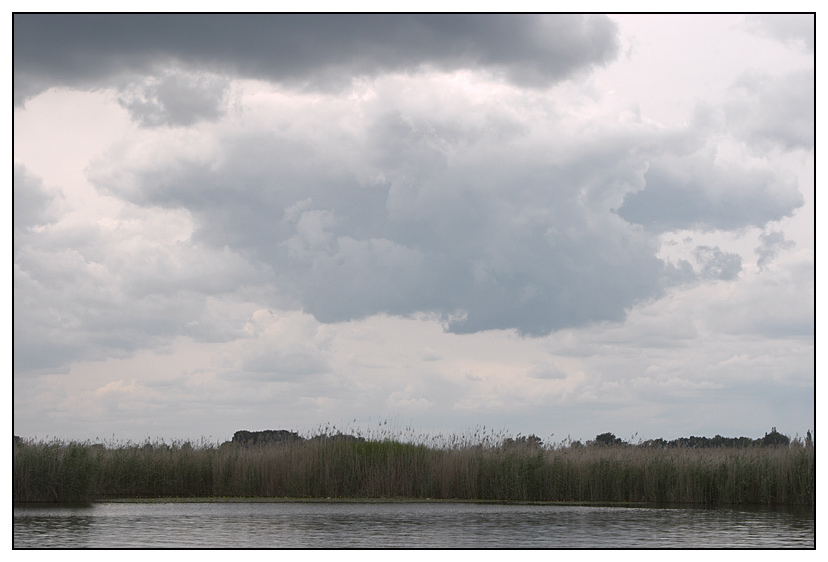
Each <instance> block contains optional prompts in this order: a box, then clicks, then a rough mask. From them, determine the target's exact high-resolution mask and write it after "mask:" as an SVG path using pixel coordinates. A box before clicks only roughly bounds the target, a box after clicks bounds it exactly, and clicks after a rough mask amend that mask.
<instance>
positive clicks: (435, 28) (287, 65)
mask: <svg viewBox="0 0 828 562" xmlns="http://www.w3.org/2000/svg"><path fill="white" fill-rule="evenodd" d="M617 34H618V30H617V27H616V25H615V23H613V22H612V20H610V19H609V18H608V17H606V16H600V15H576V14H559V15H550V16H535V15H498V16H492V15H472V14H455V15H429V14H408V15H391V14H384V15H377V14H374V15H367V14H362V15H349V16H342V15H324V14H292V15H291V14H281V15H276V14H269V15H263V14H256V15H252V14H236V15H227V14H224V15H214V14H195V15H193V14H164V15H153V14H130V15H119V14H109V15H89V14H85V15H81V14H74V15H67V14H64V15H55V14H51V15H46V14H15V15H14V72H15V81H14V82H15V100H16V103H22V102H23V101H24V100H25V99H26V98H28V97H31V96H32V95H34V94H36V93H37V92H39V91H42V90H43V89H46V88H48V87H50V86H60V85H64V86H70V87H78V88H85V87H90V86H93V87H94V86H100V85H101V84H102V83H106V82H112V81H122V80H126V79H128V78H129V77H130V76H136V75H138V76H141V75H145V74H152V73H153V72H155V71H157V70H158V69H159V67H162V66H165V65H170V64H178V65H186V66H189V67H194V68H195V67H197V68H209V69H210V70H211V71H214V72H222V73H235V74H236V75H237V76H241V77H248V78H260V79H265V80H272V81H278V82H288V83H292V84H296V85H308V86H311V87H314V88H325V89H329V88H341V87H343V86H345V87H347V86H349V85H350V83H351V80H352V78H353V77H355V76H373V75H376V74H377V73H380V72H399V71H416V70H418V69H419V68H422V67H432V68H438V69H442V70H453V69H457V68H469V67H471V68H480V69H488V70H489V71H491V72H493V73H495V74H497V75H501V76H503V77H505V78H506V79H508V80H511V81H514V82H516V83H520V84H524V85H533V86H545V85H549V84H551V83H554V82H556V81H558V80H561V79H564V78H567V77H569V76H571V75H572V74H573V73H575V72H578V71H580V70H584V69H588V68H589V67H590V66H593V65H596V64H604V63H606V62H608V61H610V60H612V59H613V58H614V57H615V56H616V53H617V51H618V43H619V41H618V37H617ZM165 95H166V94H165Z"/></svg>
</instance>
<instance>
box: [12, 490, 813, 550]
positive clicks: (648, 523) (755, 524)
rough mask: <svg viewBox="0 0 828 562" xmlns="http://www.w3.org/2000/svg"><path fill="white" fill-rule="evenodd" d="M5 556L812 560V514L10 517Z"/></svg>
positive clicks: (346, 510)
mask: <svg viewBox="0 0 828 562" xmlns="http://www.w3.org/2000/svg"><path fill="white" fill-rule="evenodd" d="M13 527H14V530H13V547H14V548H167V547H169V548H389V547H402V548H814V545H815V532H816V531H815V510H814V508H809V509H748V508H717V509H710V508H687V507H681V508H663V507H659V508H652V507H598V506H573V505H504V504H483V503H449V502H422V503H419V502H352V501H342V502H337V501H334V502H315V501H314V502H296V503H293V502H262V501H257V502H204V503H195V502H170V503H165V502H136V503H96V504H91V505H82V506H74V505H56V506H44V505H15V506H14V524H13Z"/></svg>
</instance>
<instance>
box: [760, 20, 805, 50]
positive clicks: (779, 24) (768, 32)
mask: <svg viewBox="0 0 828 562" xmlns="http://www.w3.org/2000/svg"><path fill="white" fill-rule="evenodd" d="M746 22H747V29H748V30H749V31H752V32H753V33H756V34H757V35H762V36H765V37H770V38H772V39H775V40H777V41H781V42H783V43H787V44H790V45H795V46H797V47H799V48H801V49H804V50H807V51H810V52H813V51H814V41H815V39H816V15H815V14H751V15H748V16H746Z"/></svg>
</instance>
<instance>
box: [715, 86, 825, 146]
mask: <svg viewBox="0 0 828 562" xmlns="http://www.w3.org/2000/svg"><path fill="white" fill-rule="evenodd" d="M815 78H816V75H815V72H814V71H813V70H804V71H799V72H794V73H790V74H787V75H785V76H782V77H771V76H767V75H764V74H757V73H753V74H746V75H744V76H742V77H740V78H739V79H738V80H737V81H736V82H735V83H734V85H733V86H732V87H731V88H730V91H729V94H730V96H729V97H730V99H729V101H728V102H727V103H726V104H725V115H726V118H727V125H728V129H729V130H730V131H731V132H733V133H735V134H736V135H738V136H739V137H741V138H744V139H745V140H746V141H747V142H748V143H750V144H751V145H752V146H754V147H756V148H759V149H762V150H767V149H768V148H771V147H773V146H781V147H783V148H786V149H796V148H803V149H805V150H813V148H814V130H815V123H816V121H815V113H814V112H815V104H814V92H815V83H814V81H815Z"/></svg>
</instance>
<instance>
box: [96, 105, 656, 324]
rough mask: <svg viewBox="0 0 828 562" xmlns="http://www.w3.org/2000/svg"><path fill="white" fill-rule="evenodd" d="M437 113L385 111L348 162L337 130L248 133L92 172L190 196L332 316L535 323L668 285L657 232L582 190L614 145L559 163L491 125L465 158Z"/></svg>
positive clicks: (216, 238) (216, 229)
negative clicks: (587, 163) (201, 159)
mask: <svg viewBox="0 0 828 562" xmlns="http://www.w3.org/2000/svg"><path fill="white" fill-rule="evenodd" d="M420 125H423V124H422V123H421V124H420ZM434 125H435V126H434V127H431V128H430V129H428V130H430V131H431V133H429V134H424V133H423V131H425V130H426V129H427V127H425V126H417V127H411V126H409V125H405V124H404V123H403V122H401V121H400V119H399V116H397V115H387V114H380V115H378V116H376V118H375V123H374V125H373V126H369V127H367V130H368V131H369V132H370V134H369V135H368V138H367V140H365V141H359V142H360V143H362V144H358V145H357V148H356V150H355V152H357V153H359V154H361V155H362V157H363V159H364V160H365V162H363V163H360V162H356V163H352V164H350V165H346V164H345V163H344V162H343V161H341V160H340V159H339V154H340V152H341V150H342V149H340V148H338V146H340V145H341V144H342V143H343V142H344V143H345V144H348V142H349V141H343V139H342V138H341V136H340V135H339V134H338V133H337V134H336V135H333V134H332V135H330V138H331V139H333V138H336V141H329V142H332V143H335V145H331V146H326V145H324V144H323V145H318V146H314V145H313V143H310V142H306V141H303V140H302V139H297V138H287V137H286V136H284V135H278V134H270V135H266V136H265V135H261V134H258V133H253V134H250V135H248V136H243V135H240V136H237V137H234V138H233V139H231V140H229V141H227V142H226V143H225V145H224V146H223V148H222V150H221V157H220V158H216V159H215V162H219V163H220V164H216V163H215V162H213V161H211V163H209V164H200V163H198V162H191V163H189V164H187V165H182V166H179V167H177V168H176V169H169V168H167V167H164V166H161V167H160V168H159V169H153V167H152V166H150V167H148V168H147V169H145V170H134V171H133V174H134V177H133V178H131V179H129V180H128V181H114V180H113V179H112V178H110V177H108V176H107V174H105V173H102V172H101V171H100V170H99V171H98V172H96V171H95V170H92V174H91V177H92V178H93V179H94V181H95V182H96V184H97V185H98V187H99V188H101V189H104V190H108V191H110V192H112V193H114V194H116V195H119V196H121V197H127V198H129V199H130V200H132V201H133V202H136V203H140V204H142V205H148V206H154V205H162V206H166V207H173V208H175V207H185V208H187V209H189V211H190V212H191V213H192V216H193V219H194V220H195V221H196V225H197V230H196V232H195V233H194V235H193V239H194V240H197V241H201V242H204V243H208V244H211V245H216V246H219V247H223V246H224V245H229V246H230V247H231V248H232V249H233V250H234V251H236V252H239V253H241V254H244V255H248V256H250V258H251V259H255V260H257V261H260V262H261V263H263V264H267V266H269V267H270V268H272V270H273V272H274V275H275V284H276V286H278V287H279V290H280V291H284V292H286V293H288V294H290V295H292V296H293V298H294V299H295V301H296V302H297V303H299V304H300V305H301V306H302V307H303V308H304V310H305V311H306V312H309V313H311V314H313V315H314V316H315V317H316V318H317V319H318V320H320V321H324V322H339V321H347V320H353V319H357V318H362V317H366V316H369V315H372V314H377V313H388V314H393V315H410V314H414V313H417V312H428V313H435V314H437V315H438V316H439V317H441V318H442V320H443V321H444V324H445V326H446V328H447V329H448V330H449V331H452V332H456V333H471V332H477V331H481V330H490V329H510V328H514V329H516V330H518V331H519V332H520V333H522V334H525V335H532V336H540V335H544V334H547V333H549V332H550V331H552V330H556V329H560V328H565V327H571V326H578V325H584V324H588V323H591V322H595V321H601V320H621V319H623V318H624V315H625V310H626V309H627V308H628V307H629V306H631V305H633V304H634V303H635V302H638V301H639V300H641V299H647V298H653V297H655V296H657V295H659V294H660V292H661V281H660V279H661V275H662V270H663V267H664V264H663V263H662V261H661V260H659V259H658V258H657V257H655V251H656V248H655V245H654V243H653V242H652V241H651V240H650V239H649V237H648V236H646V235H644V234H641V233H637V232H635V231H634V230H632V229H630V228H629V226H628V225H627V224H626V223H624V222H623V221H621V220H619V219H618V218H617V217H615V216H614V215H613V214H612V213H609V212H608V211H607V210H606V209H605V208H603V202H602V201H600V198H598V199H599V201H598V203H600V204H598V203H596V205H597V207H596V208H592V207H591V206H590V204H587V203H589V201H586V203H585V202H584V200H582V190H583V189H586V188H588V187H592V186H590V185H588V182H597V183H599V184H606V185H609V184H612V183H613V182H614V181H615V180H616V179H617V174H618V172H619V170H617V169H615V166H616V164H615V160H614V157H615V154H612V157H613V162H614V163H613V166H612V167H611V170H610V171H609V172H606V173H604V175H603V176H602V175H601V174H602V173H601V172H599V171H597V170H596V168H597V169H598V170H600V169H601V166H594V167H593V169H590V174H591V176H590V177H584V169H583V167H582V162H581V161H580V160H579V161H578V162H576V163H575V164H573V165H572V166H571V167H569V166H566V165H564V166H550V165H549V164H547V163H546V162H545V155H544V154H539V155H537V156H531V155H526V154H519V153H520V152H521V149H520V145H519V144H518V145H516V146H510V145H509V143H506V144H504V143H503V142H502V140H501V138H500V137H499V135H498V134H497V132H492V133H491V137H490V138H481V137H476V139H475V142H476V143H477V144H478V145H480V144H481V143H482V144H483V145H486V143H492V147H491V148H492V149H491V150H488V149H486V150H484V153H485V154H486V156H485V157H484V159H483V160H478V159H476V158H474V159H465V160H464V159H463V158H459V159H457V160H454V159H451V158H449V157H448V154H450V153H452V154H453V153H456V152H457V151H462V149H463V146H465V145H466V144H467V138H466V137H465V136H464V135H465V134H466V133H464V132H463V131H462V128H461V129H458V128H456V127H454V128H452V127H448V128H445V127H441V126H440V124H439V123H435V124H434ZM439 131H451V134H450V135H447V136H441V133H440V132H439ZM353 142H357V141H356V140H354V141H353ZM495 146H496V147H497V150H494V147H495ZM475 150H476V149H475ZM516 163H517V164H516ZM366 164H368V167H369V168H371V169H374V170H375V171H376V172H377V173H378V174H379V177H381V178H383V179H382V180H381V181H376V182H366V181H365V179H364V178H363V177H361V176H360V173H358V172H357V171H356V170H362V169H364V168H365V166H366ZM349 166H350V167H349ZM637 168H638V164H636V165H635V167H634V169H637ZM626 173H629V174H631V175H635V173H636V172H635V171H634V170H633V171H630V170H627V171H626ZM607 175H609V176H611V177H606V176H607ZM123 186H133V187H131V188H129V190H124V189H123Z"/></svg>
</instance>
